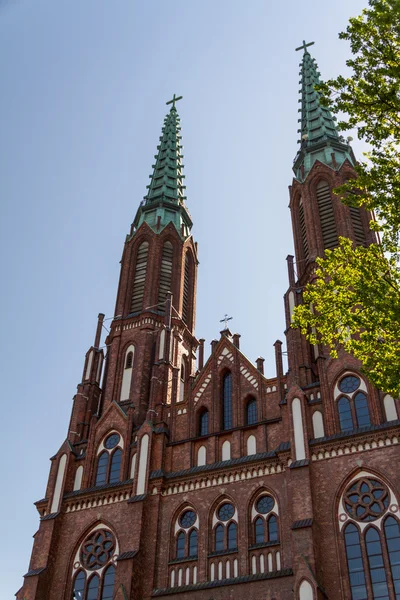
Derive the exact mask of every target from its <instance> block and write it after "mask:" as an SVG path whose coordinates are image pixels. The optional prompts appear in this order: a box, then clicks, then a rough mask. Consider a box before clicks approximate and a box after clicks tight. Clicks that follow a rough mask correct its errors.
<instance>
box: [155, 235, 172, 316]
mask: <svg viewBox="0 0 400 600" xmlns="http://www.w3.org/2000/svg"><path fill="white" fill-rule="evenodd" d="M173 255H174V249H173V246H172V244H171V242H165V243H164V246H163V250H162V255H161V267H160V283H159V286H158V304H159V310H160V311H162V312H164V311H165V300H166V299H167V294H168V292H170V291H171V284H172V259H173Z"/></svg>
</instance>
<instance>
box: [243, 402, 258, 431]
mask: <svg viewBox="0 0 400 600" xmlns="http://www.w3.org/2000/svg"><path fill="white" fill-rule="evenodd" d="M246 416H247V425H253V424H254V423H257V400H256V399H255V398H250V399H249V401H248V402H247V407H246Z"/></svg>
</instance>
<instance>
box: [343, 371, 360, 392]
mask: <svg viewBox="0 0 400 600" xmlns="http://www.w3.org/2000/svg"><path fill="white" fill-rule="evenodd" d="M359 387H360V380H359V378H358V377H355V375H347V377H343V379H342V381H341V382H340V383H339V390H340V391H341V392H343V393H344V394H352V393H353V392H355V391H356V390H357V389H358V388H359Z"/></svg>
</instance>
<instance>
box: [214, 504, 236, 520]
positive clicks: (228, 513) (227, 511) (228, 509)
mask: <svg viewBox="0 0 400 600" xmlns="http://www.w3.org/2000/svg"><path fill="white" fill-rule="evenodd" d="M234 514H235V509H234V508H233V506H232V504H229V503H226V504H223V505H222V506H221V507H220V508H219V509H218V519H220V520H221V521H229V519H232V517H233V515H234Z"/></svg>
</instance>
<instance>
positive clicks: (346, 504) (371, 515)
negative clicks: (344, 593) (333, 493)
mask: <svg viewBox="0 0 400 600" xmlns="http://www.w3.org/2000/svg"><path fill="white" fill-rule="evenodd" d="M398 517H399V507H398V504H397V501H396V498H395V496H394V494H393V492H392V490H391V489H390V488H389V487H388V486H387V485H386V484H385V483H384V482H382V481H380V480H379V479H378V478H376V476H373V475H370V474H369V473H366V472H363V473H361V474H358V475H357V476H354V477H353V479H352V481H351V482H350V483H349V484H348V485H347V487H346V489H345V491H344V493H343V495H342V498H341V500H340V503H339V529H341V531H342V534H343V542H344V548H345V553H346V560H347V569H348V577H349V586H350V590H351V597H352V600H359V599H360V600H362V599H364V598H365V599H367V598H373V599H374V600H375V599H378V598H379V600H389V598H391V596H390V594H389V589H390V587H391V585H393V588H394V590H395V597H396V598H400V523H399V520H398Z"/></svg>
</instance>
